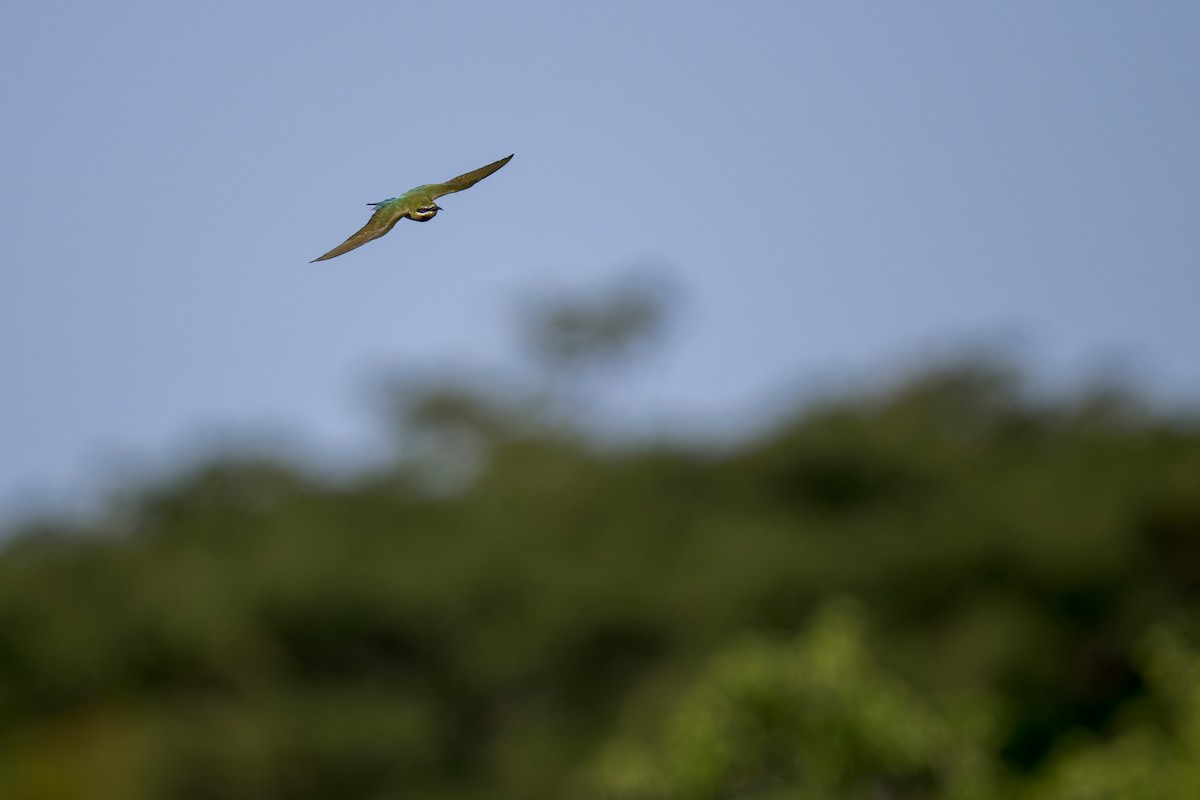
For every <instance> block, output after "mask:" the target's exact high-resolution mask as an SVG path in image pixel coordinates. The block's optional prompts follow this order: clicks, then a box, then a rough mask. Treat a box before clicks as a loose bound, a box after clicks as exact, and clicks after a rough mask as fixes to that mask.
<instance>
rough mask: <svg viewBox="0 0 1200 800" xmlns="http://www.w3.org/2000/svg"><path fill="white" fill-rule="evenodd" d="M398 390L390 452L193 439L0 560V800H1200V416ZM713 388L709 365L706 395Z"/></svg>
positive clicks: (563, 319) (554, 378)
mask: <svg viewBox="0 0 1200 800" xmlns="http://www.w3.org/2000/svg"><path fill="white" fill-rule="evenodd" d="M660 323H661V304H660V301H659V300H658V299H656V298H655V297H654V296H653V295H652V294H649V295H648V294H645V293H638V292H617V293H615V294H614V295H612V296H609V297H605V298H601V299H600V300H598V301H596V302H595V303H588V302H577V303H574V304H572V303H566V304H563V305H558V306H555V307H552V308H545V309H542V310H540V311H538V312H536V313H535V314H533V315H532V317H531V321H530V322H529V324H528V326H527V329H526V330H527V332H528V333H529V342H530V345H531V346H530V351H531V354H532V355H533V356H534V357H535V359H536V361H537V363H538V364H540V365H541V366H542V367H543V368H544V370H545V373H546V376H547V380H546V382H545V387H543V388H546V389H547V390H546V391H545V392H535V391H530V392H526V393H522V392H521V391H514V390H511V389H502V388H501V387H500V386H499V385H498V384H494V383H493V384H490V385H483V386H482V387H480V386H473V385H472V384H470V383H469V382H468V383H457V384H447V385H441V386H426V387H425V388H422V389H414V388H411V387H410V388H408V389H405V390H403V391H401V392H398V393H397V395H396V403H395V407H394V411H395V419H396V422H397V424H396V426H395V432H394V435H395V437H396V440H397V442H398V443H400V445H402V446H401V448H400V451H399V455H398V456H397V458H396V459H395V460H394V462H393V463H390V464H389V465H387V466H385V467H381V468H377V469H372V470H371V471H370V472H367V473H363V474H359V475H357V476H356V477H354V478H352V479H342V480H336V481H335V480H328V479H326V478H323V477H319V476H318V474H317V473H315V472H313V471H311V470H309V469H307V468H306V467H304V466H302V465H300V464H294V463H285V460H283V459H268V458H248V457H234V456H229V457H222V458H214V459H211V460H210V461H209V462H207V463H204V464H201V465H199V466H196V467H194V468H193V469H190V470H189V471H187V472H186V473H185V474H177V475H174V476H173V477H170V478H169V479H166V478H164V479H163V480H161V481H160V482H158V483H156V484H151V485H146V486H141V487H135V488H133V489H131V490H130V492H129V493H128V495H127V496H126V497H125V498H124V499H123V501H122V502H121V503H120V504H118V505H117V506H116V507H114V508H113V510H112V511H111V513H106V514H102V515H95V516H94V518H92V519H90V520H88V521H85V522H82V523H80V522H44V523H39V524H30V525H27V526H24V528H23V529H22V530H18V531H14V532H10V537H11V538H10V539H9V541H8V543H7V544H6V545H5V546H4V549H3V551H0V798H3V800H83V799H84V798H88V799H92V798H129V799H130V800H142V799H143V798H146V799H149V798H172V800H250V799H251V798H254V799H255V800H258V799H260V798H304V799H306V800H307V799H308V798H313V799H316V798H322V799H324V798H337V799H338V800H346V799H350V798H364V799H366V800H373V799H376V798H380V799H381V798H435V799H436V798H512V799H513V800H518V799H520V800H537V799H538V798H567V797H572V798H614V799H615V800H621V799H628V800H635V799H636V800H653V799H657V798H662V799H664V800H665V799H666V798H680V799H683V798H711V799H712V800H716V799H717V798H849V799H854V800H858V799H861V800H889V799H892V798H896V799H899V798H914V799H915V798H1013V797H1016V798H1033V799H1041V798H1078V800H1091V799H1093V798H1094V799H1096V800H1099V799H1100V798H1114V799H1115V798H1142V797H1145V798H1196V797H1200V649H1198V648H1197V646H1196V640H1195V637H1194V635H1193V634H1194V632H1195V631H1196V624H1197V621H1198V619H1200V615H1198V614H1197V612H1198V611H1200V429H1198V428H1197V426H1196V425H1195V424H1194V421H1188V420H1187V419H1181V418H1179V417H1178V416H1171V415H1166V414H1163V413H1161V412H1156V411H1153V410H1151V409H1150V408H1148V407H1146V406H1144V405H1143V404H1142V403H1140V402H1139V401H1138V399H1137V398H1136V397H1135V396H1133V395H1131V394H1130V393H1128V392H1115V391H1101V390H1096V391H1083V390H1081V391H1079V392H1077V393H1075V394H1074V395H1072V396H1069V397H1063V396H1059V397H1057V398H1053V399H1046V398H1045V397H1041V398H1039V397H1038V396H1037V395H1036V394H1035V393H1033V392H1031V391H1030V390H1029V388H1028V387H1027V386H1026V385H1025V384H1024V383H1023V381H1022V380H1021V377H1020V375H1019V374H1018V373H1017V372H1016V371H1014V370H1011V369H1008V368H1006V367H1003V366H998V365H997V364H995V363H987V362H984V363H974V364H972V363H959V364H951V365H947V366H943V367H941V368H933V369H929V370H927V371H925V372H923V373H921V374H917V375H914V376H912V377H911V379H910V380H908V381H907V382H903V383H901V384H899V385H896V386H893V387H892V388H891V389H888V390H878V389H877V390H873V391H863V392H861V393H859V394H858V395H856V396H848V397H842V398H839V399H830V400H827V401H824V402H819V403H813V402H810V403H806V404H805V405H804V406H803V407H801V408H800V409H799V410H797V411H796V412H795V413H794V414H793V415H791V416H790V417H786V418H784V419H783V420H782V421H780V422H778V424H775V425H774V426H773V427H771V428H770V429H769V430H767V431H766V432H762V433H760V434H758V435H756V436H754V437H751V438H749V439H747V440H744V441H740V442H738V443H735V444H732V445H730V444H726V445H722V446H720V447H715V446H702V445H699V444H689V443H687V442H682V443H681V442H661V441H659V442H642V443H638V442H630V441H622V442H614V441H611V440H608V439H605V438H604V437H601V436H600V435H598V434H597V433H595V432H594V431H593V432H592V433H591V434H588V433H587V431H586V430H585V428H586V426H583V425H581V424H579V423H578V418H577V417H576V416H573V414H572V409H578V408H579V407H580V405H581V404H584V403H586V400H587V395H588V394H589V391H590V388H589V387H594V386H596V385H597V384H602V383H604V382H605V381H612V382H617V383H619V377H620V372H619V369H617V367H619V365H620V362H621V360H622V359H623V358H625V357H628V356H629V354H631V353H634V352H636V350H637V345H639V344H642V343H644V342H645V341H646V340H647V338H653V335H654V334H655V333H656V332H657V331H658V330H659V329H660V328H661V324H660ZM714 379H716V377H714Z"/></svg>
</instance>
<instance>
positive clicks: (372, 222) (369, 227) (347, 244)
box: [308, 202, 404, 264]
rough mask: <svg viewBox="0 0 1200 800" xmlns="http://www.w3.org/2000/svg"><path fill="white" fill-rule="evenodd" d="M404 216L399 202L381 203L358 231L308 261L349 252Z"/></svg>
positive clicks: (312, 262) (390, 226)
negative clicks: (323, 253)
mask: <svg viewBox="0 0 1200 800" xmlns="http://www.w3.org/2000/svg"><path fill="white" fill-rule="evenodd" d="M403 216H404V209H403V208H402V204H401V203H394V202H385V203H381V204H380V205H379V206H378V207H377V208H376V209H375V213H374V214H372V215H371V218H370V219H369V220H367V224H366V225H363V226H362V227H361V228H359V229H358V232H357V233H355V234H354V235H353V236H351V237H350V238H349V239H347V240H346V241H344V242H342V243H341V244H339V245H338V246H337V247H335V248H333V249H332V250H330V251H329V252H328V253H326V254H325V255H323V256H321V257H320V258H314V259H313V260H312V261H310V262H308V263H310V264H315V263H316V262H318V261H324V260H326V259H329V258H334V257H336V256H340V255H341V254H342V253H349V252H350V251H351V250H353V249H354V248H356V247H362V246H363V245H364V244H366V243H367V242H369V241H371V240H372V239H378V238H379V237H380V236H383V235H384V234H385V233H387V232H388V231H390V230H391V229H392V228H394V227H396V223H397V222H399V221H400V219H401V218H402V217H403Z"/></svg>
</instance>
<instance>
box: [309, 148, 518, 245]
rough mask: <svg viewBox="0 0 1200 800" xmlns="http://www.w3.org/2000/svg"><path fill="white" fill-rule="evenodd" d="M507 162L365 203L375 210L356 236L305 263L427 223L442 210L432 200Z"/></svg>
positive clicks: (472, 184) (493, 170) (467, 185)
mask: <svg viewBox="0 0 1200 800" xmlns="http://www.w3.org/2000/svg"><path fill="white" fill-rule="evenodd" d="M511 159H512V156H511V155H510V156H508V157H507V158H502V159H500V160H499V161H493V162H492V163H491V164H488V165H487V166H486V167H480V168H479V169H477V170H473V171H472V172H467V173H464V174H462V175H459V176H458V177H457V178H451V179H450V180H448V181H446V182H445V183H429V184H426V185H424V186H418V187H417V188H415V189H409V190H408V191H407V192H405V193H404V194H402V195H400V196H399V197H389V198H388V199H387V200H380V201H379V202H378V203H367V205H369V206H374V207H375V213H374V214H372V215H371V218H370V219H369V220H367V224H366V225H363V226H362V227H361V228H360V229H359V230H358V233H356V234H354V235H353V236H351V237H350V238H349V239H347V240H346V241H344V242H342V243H341V244H339V245H338V246H337V247H335V248H333V249H332V250H330V251H329V252H328V253H326V254H325V255H323V256H321V257H320V258H314V259H313V260H312V261H310V262H308V263H310V264H315V263H316V262H318V261H324V260H326V259H328V258H335V257H337V256H340V255H341V254H342V253H349V252H350V251H351V250H353V249H354V248H356V247H362V246H363V245H364V244H366V243H367V242H369V241H371V240H372V239H378V238H379V237H380V236H383V235H384V234H385V233H387V232H388V231H390V230H391V229H392V228H394V227H396V223H397V222H399V221H400V220H402V219H404V218H406V217H407V218H408V219H411V220H416V221H417V222H428V221H429V220H431V219H433V218H434V217H436V216H437V212H439V211H441V210H442V207H441V206H439V205H438V204H437V203H435V202H434V201H435V200H437V199H438V198H439V197H441V196H442V195H446V194H453V193H454V192H461V191H462V190H463V189H470V188H471V187H472V186H474V185H475V184H477V183H479V182H480V181H481V180H483V179H484V178H486V177H487V176H488V175H491V174H492V173H493V172H495V171H496V170H498V169H500V168H501V167H503V166H504V165H505V164H507V163H508V162H509V161H510V160H511Z"/></svg>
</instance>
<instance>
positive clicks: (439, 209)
mask: <svg viewBox="0 0 1200 800" xmlns="http://www.w3.org/2000/svg"><path fill="white" fill-rule="evenodd" d="M434 208H436V209H437V210H438V211H441V210H442V207H441V206H439V205H435V206H434Z"/></svg>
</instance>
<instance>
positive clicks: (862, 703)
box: [590, 604, 1002, 800]
mask: <svg viewBox="0 0 1200 800" xmlns="http://www.w3.org/2000/svg"><path fill="white" fill-rule="evenodd" d="M968 705H969V703H967V704H964V705H962V706H961V707H959V708H958V709H956V710H955V711H954V712H952V713H951V712H948V711H946V710H942V709H938V708H936V707H934V706H932V705H931V704H930V702H929V699H928V698H925V697H922V696H920V695H919V694H917V693H915V692H913V691H912V689H911V688H910V687H908V686H905V685H904V684H903V683H902V682H901V681H899V680H897V679H896V678H895V676H893V675H891V674H889V673H888V672H886V671H885V670H883V669H881V668H880V667H879V665H878V664H877V663H876V662H875V661H874V659H873V657H872V656H871V654H870V652H869V651H868V650H867V649H866V643H865V641H864V635H863V631H862V626H861V623H860V620H859V615H858V614H857V613H856V609H854V608H852V607H847V606H846V605H845V604H836V605H833V606H831V607H829V608H827V609H826V610H824V611H822V612H821V613H820V614H819V615H818V616H817V618H816V620H815V621H814V623H813V627H812V630H811V631H810V632H808V633H807V634H806V635H805V636H803V637H802V638H800V639H798V640H796V641H794V642H786V643H775V642H763V641H754V642H750V643H746V644H743V645H740V646H739V645H734V646H731V647H728V648H726V649H724V650H722V651H721V652H720V653H718V654H717V655H716V656H715V657H714V658H712V659H711V660H710V663H709V664H708V666H707V667H706V668H705V669H704V670H702V671H701V673H700V675H699V677H698V678H697V679H696V680H695V681H694V683H693V684H692V685H691V686H690V687H689V688H687V689H685V690H684V691H683V692H682V693H681V696H680V697H679V699H678V700H676V701H675V705H674V707H673V708H672V709H671V710H670V711H669V712H668V714H667V719H666V721H665V724H664V726H663V727H664V730H663V731H662V733H661V734H659V741H657V742H653V743H650V744H649V745H647V743H646V742H644V741H640V740H639V739H638V738H637V737H631V739H630V740H620V741H618V742H617V743H616V744H614V745H612V746H610V748H609V750H608V752H607V753H605V754H604V755H603V756H602V757H601V758H600V759H599V761H598V763H597V766H596V768H595V771H594V774H593V775H592V776H590V778H591V783H592V784H593V786H592V789H593V793H594V794H595V796H598V797H610V798H629V799H630V800H634V799H635V798H636V799H637V800H652V799H654V800H658V799H659V798H662V799H663V800H665V799H666V798H697V800H699V799H701V798H724V797H738V798H763V800H768V799H769V798H785V797H786V798H824V797H839V798H845V800H854V799H855V798H863V799H864V800H866V799H867V798H877V797H930V798H934V797H937V798H967V797H970V798H984V797H1000V796H1002V795H1000V794H999V793H998V792H996V790H995V788H994V787H995V785H996V781H997V774H998V773H999V770H998V768H997V766H996V765H995V764H993V763H992V759H993V755H992V754H993V753H994V751H995V747H994V745H995V742H994V739H995V733H996V725H995V723H994V721H993V720H992V719H991V718H990V717H989V715H988V713H987V710H986V709H983V708H979V709H976V710H975V711H974V712H973V713H972V712H970V711H966V710H965V709H966V708H967V706H968Z"/></svg>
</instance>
